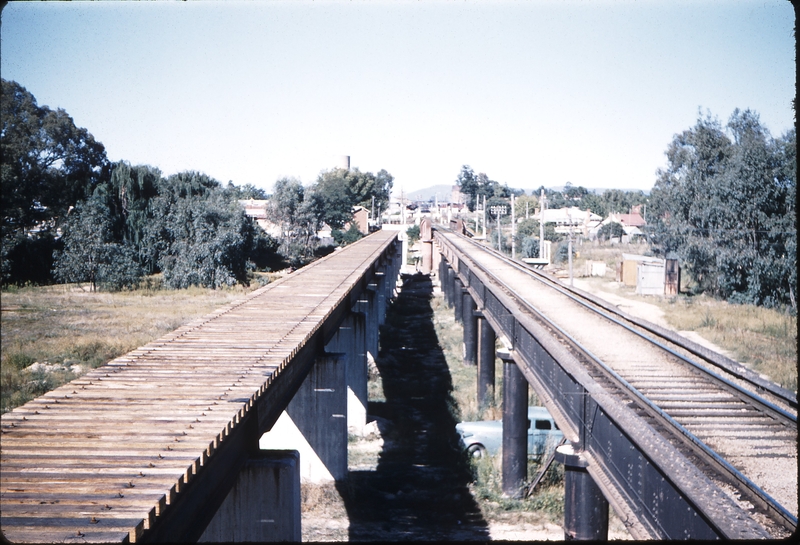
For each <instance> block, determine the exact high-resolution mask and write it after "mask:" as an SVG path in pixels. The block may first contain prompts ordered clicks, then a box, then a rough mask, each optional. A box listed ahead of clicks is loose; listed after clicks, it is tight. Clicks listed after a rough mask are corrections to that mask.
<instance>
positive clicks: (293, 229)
mask: <svg viewBox="0 0 800 545" xmlns="http://www.w3.org/2000/svg"><path fill="white" fill-rule="evenodd" d="M269 201H270V202H269V206H268V208H267V215H268V217H269V219H270V221H272V222H273V223H275V224H277V225H279V226H280V229H281V237H280V246H279V251H280V253H281V254H282V255H283V256H284V257H286V258H287V259H288V260H289V261H290V262H291V263H292V264H293V265H295V266H297V265H300V264H301V263H303V262H304V261H305V260H306V259H308V258H309V257H310V256H311V255H313V252H314V249H315V247H316V236H317V231H318V229H319V223H320V219H319V218H320V216H321V212H320V211H318V210H317V209H316V206H317V203H316V202H315V201H314V200H313V199H312V198H311V197H310V194H309V192H307V191H306V188H305V187H303V184H302V183H300V180H297V179H296V178H281V179H280V180H278V181H276V182H275V186H274V188H273V191H272V196H271V197H270V199H269Z"/></svg>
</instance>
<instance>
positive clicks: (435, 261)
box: [431, 245, 442, 283]
mask: <svg viewBox="0 0 800 545" xmlns="http://www.w3.org/2000/svg"><path fill="white" fill-rule="evenodd" d="M432 252H433V263H432V265H431V268H432V269H433V270H434V271H437V272H438V271H439V266H440V264H441V262H442V254H441V253H439V251H438V250H437V249H436V246H435V245H434V247H433V249H432ZM437 276H438V277H439V282H440V283H441V281H442V276H441V275H440V274H437Z"/></svg>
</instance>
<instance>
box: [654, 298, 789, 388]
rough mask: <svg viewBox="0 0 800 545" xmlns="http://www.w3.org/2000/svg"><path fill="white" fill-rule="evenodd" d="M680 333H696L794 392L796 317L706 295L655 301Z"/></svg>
mask: <svg viewBox="0 0 800 545" xmlns="http://www.w3.org/2000/svg"><path fill="white" fill-rule="evenodd" d="M654 302H655V303H657V304H659V305H660V306H661V308H662V309H663V310H664V311H665V317H666V320H667V321H668V322H669V324H670V325H672V326H673V327H674V328H676V329H677V330H679V331H696V332H697V333H699V334H700V335H702V336H703V337H704V338H706V339H708V340H709V341H711V342H712V343H714V344H717V345H718V346H720V347H721V348H723V349H725V350H728V351H729V352H731V353H732V355H733V357H734V358H735V359H736V360H738V361H740V362H741V363H743V364H745V365H748V366H749V367H751V368H752V369H753V370H755V371H756V372H758V373H761V374H763V375H765V376H767V377H769V379H770V380H772V381H773V382H776V383H777V384H780V385H781V386H783V387H784V388H788V389H790V390H797V317H796V316H791V315H789V314H786V313H782V312H780V311H778V310H775V309H768V308H763V307H756V306H753V305H737V304H731V303H727V302H725V301H717V300H714V299H711V298H708V297H705V296H690V297H686V296H681V297H678V298H675V300H674V301H672V302H669V301H658V300H656V301H654Z"/></svg>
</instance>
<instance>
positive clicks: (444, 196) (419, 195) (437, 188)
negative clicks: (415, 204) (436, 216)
mask: <svg viewBox="0 0 800 545" xmlns="http://www.w3.org/2000/svg"><path fill="white" fill-rule="evenodd" d="M453 185H454V184H439V185H434V186H431V187H426V188H424V189H417V190H416V191H407V192H406V193H405V198H406V199H408V200H410V201H421V202H428V201H430V200H431V199H433V198H435V197H436V195H437V194H438V195H439V201H441V202H450V196H451V195H452V194H453ZM392 194H393V195H395V196H397V197H399V196H400V188H394V190H393V191H392Z"/></svg>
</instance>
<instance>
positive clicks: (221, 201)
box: [159, 189, 254, 288]
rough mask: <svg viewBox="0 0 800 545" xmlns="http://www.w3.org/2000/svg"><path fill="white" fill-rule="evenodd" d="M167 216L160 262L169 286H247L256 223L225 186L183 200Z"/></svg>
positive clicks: (179, 199)
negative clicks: (227, 191)
mask: <svg viewBox="0 0 800 545" xmlns="http://www.w3.org/2000/svg"><path fill="white" fill-rule="evenodd" d="M165 219H166V221H165V222H164V225H163V227H162V230H163V235H164V236H165V240H166V243H167V244H166V247H165V248H164V250H163V251H162V252H161V253H160V255H159V265H160V267H161V270H162V272H163V273H164V284H165V285H166V286H167V287H169V288H185V287H188V286H203V287H209V288H218V287H221V286H231V285H234V284H236V283H237V282H238V283H242V284H247V282H248V281H247V272H248V270H249V268H250V267H251V264H250V263H249V262H248V261H249V260H248V257H249V253H250V251H251V249H252V248H253V239H254V227H253V223H252V222H251V221H250V220H249V219H248V218H247V217H246V216H245V214H244V210H243V209H242V207H241V206H239V204H238V203H237V202H235V201H231V200H230V199H229V198H227V197H226V196H225V195H224V193H223V191H222V190H220V189H217V190H213V191H210V192H209V193H208V194H205V195H202V194H201V195H191V194H190V195H186V196H183V197H181V198H178V199H177V200H175V201H174V202H173V203H172V204H171V206H170V207H169V212H168V214H167V216H166V218H165Z"/></svg>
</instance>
